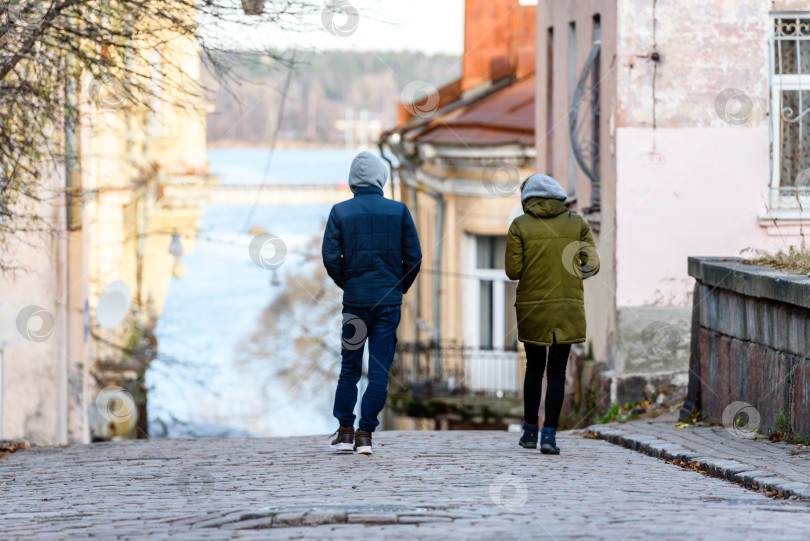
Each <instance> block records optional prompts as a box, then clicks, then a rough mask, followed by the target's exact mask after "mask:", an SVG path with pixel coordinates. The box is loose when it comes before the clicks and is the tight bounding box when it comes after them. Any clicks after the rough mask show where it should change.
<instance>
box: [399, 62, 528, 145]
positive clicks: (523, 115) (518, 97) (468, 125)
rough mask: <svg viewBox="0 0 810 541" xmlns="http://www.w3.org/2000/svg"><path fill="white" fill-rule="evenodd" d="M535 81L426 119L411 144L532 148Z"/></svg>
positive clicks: (518, 84) (521, 82)
mask: <svg viewBox="0 0 810 541" xmlns="http://www.w3.org/2000/svg"><path fill="white" fill-rule="evenodd" d="M534 95H535V77H534V75H531V76H529V77H526V78H524V79H523V80H521V81H518V82H515V83H513V84H511V85H509V86H507V87H506V88H504V89H502V90H499V91H497V92H494V93H492V94H490V95H489V96H486V97H484V98H483V99H481V100H480V101H477V102H474V103H473V104H471V105H469V106H466V107H464V108H462V109H461V110H454V111H451V112H449V113H447V114H444V115H441V116H438V117H436V118H432V119H430V122H429V125H428V127H427V129H426V130H424V131H423V132H422V133H420V134H418V135H416V136H415V137H414V140H415V141H418V142H426V143H434V144H449V145H452V144H458V145H477V146H480V145H498V144H509V143H519V144H523V145H527V146H533V145H534Z"/></svg>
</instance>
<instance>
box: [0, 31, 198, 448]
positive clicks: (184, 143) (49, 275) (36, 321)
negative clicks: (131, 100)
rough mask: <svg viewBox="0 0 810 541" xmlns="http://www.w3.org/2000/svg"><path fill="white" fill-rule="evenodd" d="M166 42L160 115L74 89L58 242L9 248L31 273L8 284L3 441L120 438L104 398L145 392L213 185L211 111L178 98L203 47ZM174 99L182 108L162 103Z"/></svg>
mask: <svg viewBox="0 0 810 541" xmlns="http://www.w3.org/2000/svg"><path fill="white" fill-rule="evenodd" d="M167 38H168V39H167V40H166V41H165V42H163V43H161V44H159V45H157V46H154V47H151V46H150V45H149V44H143V46H144V47H146V50H147V51H151V52H152V53H153V54H152V60H151V63H152V67H151V71H150V75H149V76H150V77H151V78H152V79H151V80H152V81H153V82H154V84H155V87H154V88H155V91H156V92H155V94H156V95H155V97H154V99H153V101H152V103H150V104H145V103H141V104H126V103H124V102H123V100H121V99H120V97H118V96H116V94H115V88H114V87H110V86H105V85H104V83H103V82H98V81H94V80H92V78H90V77H89V76H84V77H83V78H82V79H81V81H80V83H78V84H76V85H75V88H76V93H75V98H76V100H77V104H78V106H79V108H80V111H81V115H80V122H79V124H78V126H75V128H74V129H67V130H66V131H65V133H63V134H60V135H59V136H58V137H55V138H54V140H55V144H59V145H64V148H66V149H69V148H73V149H75V150H74V152H77V159H76V160H74V161H72V162H70V163H69V164H68V165H67V166H64V167H63V168H61V169H59V170H56V171H54V172H53V174H52V175H51V177H50V178H49V179H48V180H47V182H45V183H44V185H43V186H42V189H43V191H44V192H46V193H49V194H55V195H56V196H55V197H47V198H44V200H43V202H42V204H41V206H40V208H38V209H37V212H38V214H39V215H40V216H42V217H43V218H44V220H45V221H46V222H47V223H48V225H50V226H51V227H52V228H53V229H54V231H55V233H54V234H53V235H42V236H33V235H32V236H29V237H27V238H23V237H19V238H15V239H12V242H13V243H14V245H15V246H16V250H15V251H14V253H13V256H14V258H15V262H18V263H19V264H20V265H21V266H22V267H23V268H22V269H21V271H20V272H18V273H17V274H15V275H3V276H0V320H2V326H0V438H9V439H27V440H30V441H32V442H34V443H39V444H65V443H71V442H87V441H89V440H90V438H91V433H92V434H94V435H98V436H105V437H109V436H110V435H111V434H110V433H109V432H110V426H109V424H110V423H107V422H105V421H107V420H109V419H104V416H102V418H101V423H100V424H99V425H98V426H96V425H93V426H91V420H92V419H93V418H94V417H93V416H92V415H88V413H89V410H90V408H92V407H93V403H94V399H95V397H96V396H97V393H98V391H99V390H101V389H102V388H104V387H105V386H108V385H121V386H124V387H126V388H127V391H132V392H133V393H134V392H135V390H136V389H137V387H138V386H140V385H142V378H143V374H142V373H138V370H139V366H141V365H142V361H143V358H140V357H138V358H136V355H141V352H143V355H153V354H154V350H155V347H154V346H155V344H154V338H153V336H152V335H151V329H153V328H154V324H155V321H156V318H157V317H158V316H159V315H160V313H161V311H162V309H163V304H164V301H165V297H166V293H167V290H168V286H169V280H170V279H171V276H172V274H173V273H174V275H176V276H181V275H182V264H179V256H178V254H179V251H178V247H180V248H181V249H182V251H183V252H184V253H186V254H187V253H190V252H191V251H192V250H193V239H194V237H195V236H196V222H197V220H198V219H199V217H200V216H201V213H202V211H201V209H200V208H199V204H200V203H202V202H204V201H205V199H206V196H207V190H208V182H209V180H210V177H209V176H208V169H207V159H206V154H205V151H206V140H205V115H206V114H207V112H209V107H208V105H207V104H206V103H205V102H204V101H203V100H202V99H201V98H196V102H195V103H191V102H190V101H192V102H193V101H195V96H193V95H188V94H184V93H183V92H177V89H179V88H186V90H192V91H193V85H191V86H188V81H196V80H198V79H199V75H200V73H199V69H200V62H199V55H198V52H197V48H196V44H195V42H194V41H193V40H190V39H185V38H180V37H177V36H171V35H170V36H167ZM150 47H151V48H150ZM183 85H186V86H183ZM161 86H162V87H163V88H164V89H166V90H164V91H161V90H160V88H161ZM170 89H174V91H175V96H173V97H170V96H168V95H166V96H164V95H163V94H162V93H161V92H167V93H168V92H169V90H170ZM177 95H184V96H185V97H184V99H185V100H186V101H185V103H182V104H181V103H178V102H177V101H176V98H177ZM66 154H70V151H69V150H68V151H67V152H66ZM66 179H68V180H66ZM67 193H73V194H76V196H75V197H71V198H68V197H66V194H67ZM172 252H173V253H172ZM105 292H106V295H105ZM102 299H106V300H105V301H104V302H106V305H107V307H108V309H107V314H108V317H107V321H106V322H105V321H104V318H103V317H100V316H99V305H100V304H101V303H102ZM110 313H112V314H113V316H114V317H112V318H110V317H109V314H110ZM118 316H120V321H118ZM133 351H134V352H135V353H133ZM144 414H145V405H142V412H141V415H140V417H141V419H142V420H143V419H145V415H144ZM98 418H99V416H98V415H96V416H95V419H96V420H97V419H98ZM127 426H129V425H127Z"/></svg>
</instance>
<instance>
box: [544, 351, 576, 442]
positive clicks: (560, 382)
mask: <svg viewBox="0 0 810 541" xmlns="http://www.w3.org/2000/svg"><path fill="white" fill-rule="evenodd" d="M570 353H571V345H570V344H562V345H561V344H554V345H553V346H552V347H551V351H550V352H549V356H548V369H547V371H546V378H547V379H548V382H547V385H546V418H545V419H544V420H543V426H544V427H548V428H557V426H558V425H559V423H560V412H561V411H562V405H563V398H565V369H566V367H567V366H568V355H569V354H570ZM538 405H539V402H538Z"/></svg>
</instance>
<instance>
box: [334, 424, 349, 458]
mask: <svg viewBox="0 0 810 541" xmlns="http://www.w3.org/2000/svg"><path fill="white" fill-rule="evenodd" d="M332 435H333V436H334V435H337V437H336V438H335V439H333V440H332V449H334V450H335V451H348V452H351V451H354V427H352V426H341V427H340V428H338V429H337V432H335V434H332Z"/></svg>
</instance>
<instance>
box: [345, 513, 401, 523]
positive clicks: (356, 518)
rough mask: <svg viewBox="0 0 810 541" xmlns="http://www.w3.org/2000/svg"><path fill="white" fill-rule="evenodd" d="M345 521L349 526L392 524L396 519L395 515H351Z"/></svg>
mask: <svg viewBox="0 0 810 541" xmlns="http://www.w3.org/2000/svg"><path fill="white" fill-rule="evenodd" d="M346 519H347V520H346V521H347V522H348V523H350V524H352V523H360V524H373V523H377V524H392V523H395V522H397V519H398V517H397V514H396V513H351V514H349V515H348V516H347V517H346Z"/></svg>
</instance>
